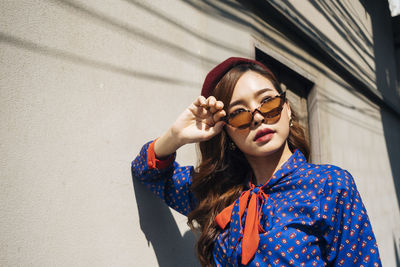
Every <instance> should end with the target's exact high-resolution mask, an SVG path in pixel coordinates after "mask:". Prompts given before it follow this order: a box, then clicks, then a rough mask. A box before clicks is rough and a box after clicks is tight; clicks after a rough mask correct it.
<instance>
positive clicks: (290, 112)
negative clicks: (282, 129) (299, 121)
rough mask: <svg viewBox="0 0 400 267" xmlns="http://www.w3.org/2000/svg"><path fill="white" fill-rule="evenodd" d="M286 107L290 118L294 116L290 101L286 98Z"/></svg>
mask: <svg viewBox="0 0 400 267" xmlns="http://www.w3.org/2000/svg"><path fill="white" fill-rule="evenodd" d="M286 108H287V114H288V119H289V120H290V119H291V118H292V110H291V109H290V104H289V101H287V100H286Z"/></svg>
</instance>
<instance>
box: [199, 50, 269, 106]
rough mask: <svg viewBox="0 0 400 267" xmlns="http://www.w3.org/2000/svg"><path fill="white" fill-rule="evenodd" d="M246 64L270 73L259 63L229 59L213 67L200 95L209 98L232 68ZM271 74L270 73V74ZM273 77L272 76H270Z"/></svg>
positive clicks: (242, 59)
mask: <svg viewBox="0 0 400 267" xmlns="http://www.w3.org/2000/svg"><path fill="white" fill-rule="evenodd" d="M246 63H247V64H248V63H253V64H257V65H259V66H260V67H262V68H263V69H265V70H266V71H267V72H269V73H271V71H270V70H269V69H268V68H267V67H266V66H265V65H263V64H262V63H261V62H258V61H256V60H253V59H248V58H241V57H230V58H228V59H227V60H225V61H223V62H222V63H220V64H218V65H217V66H216V67H214V68H213V69H212V70H211V71H210V72H209V73H208V74H207V76H206V79H205V80H204V83H203V88H202V89H201V95H202V96H204V97H205V98H207V97H209V96H210V95H211V94H212V91H213V90H214V88H215V86H217V84H218V82H219V81H220V80H221V78H222V77H223V76H224V75H225V74H226V73H227V72H228V71H229V70H230V69H232V68H233V67H235V66H237V65H241V64H246ZM271 74H272V73H271ZM272 75H273V74H272Z"/></svg>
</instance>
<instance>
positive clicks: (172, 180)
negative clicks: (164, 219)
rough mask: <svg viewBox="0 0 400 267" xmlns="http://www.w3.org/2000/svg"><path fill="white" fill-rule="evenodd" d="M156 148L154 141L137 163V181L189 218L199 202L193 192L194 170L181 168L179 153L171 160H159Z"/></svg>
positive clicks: (143, 150)
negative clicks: (177, 160)
mask: <svg viewBox="0 0 400 267" xmlns="http://www.w3.org/2000/svg"><path fill="white" fill-rule="evenodd" d="M153 147H154V141H153V142H148V143H147V144H145V145H144V146H143V147H142V149H141V151H140V153H139V155H138V156H137V157H136V158H135V159H134V160H133V162H132V167H131V170H132V176H133V178H134V179H137V180H138V181H139V182H140V183H142V184H144V185H145V186H146V187H147V188H148V189H150V190H151V191H152V192H153V193H154V194H155V195H157V196H158V197H160V198H161V199H162V200H164V202H165V203H166V204H167V205H168V206H170V207H171V208H173V209H175V210H176V211H178V212H180V213H182V214H183V215H188V214H189V213H190V212H191V211H192V210H193V209H194V208H195V206H196V200H195V198H194V196H193V194H192V192H191V191H190V185H191V179H192V175H193V166H185V167H181V166H179V164H178V163H177V162H175V157H176V153H174V154H172V155H170V156H169V157H168V158H167V159H163V160H160V159H157V158H156V156H155V154H154V150H153Z"/></svg>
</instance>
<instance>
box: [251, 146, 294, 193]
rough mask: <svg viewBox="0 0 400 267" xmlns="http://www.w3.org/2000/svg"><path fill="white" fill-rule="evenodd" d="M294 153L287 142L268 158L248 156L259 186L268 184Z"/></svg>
mask: <svg viewBox="0 0 400 267" xmlns="http://www.w3.org/2000/svg"><path fill="white" fill-rule="evenodd" d="M292 154H293V153H292V152H291V151H290V149H289V146H288V143H287V142H285V145H283V146H282V147H281V148H280V149H279V150H278V151H276V152H275V153H273V154H271V155H269V156H266V157H253V156H248V155H246V158H247V160H248V162H249V164H250V166H251V168H252V170H253V173H254V175H255V178H256V181H257V185H259V184H266V183H267V182H268V181H269V180H270V179H271V177H272V175H273V174H274V173H275V172H276V171H277V170H278V169H279V168H280V167H281V166H282V165H283V164H284V163H285V162H286V161H287V160H288V159H289V158H290V156H291V155H292Z"/></svg>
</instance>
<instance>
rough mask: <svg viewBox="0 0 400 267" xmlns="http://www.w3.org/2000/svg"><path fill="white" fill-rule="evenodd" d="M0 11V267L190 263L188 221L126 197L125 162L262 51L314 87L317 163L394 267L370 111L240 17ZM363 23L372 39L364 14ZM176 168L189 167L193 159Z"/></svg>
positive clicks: (180, 5)
mask: <svg viewBox="0 0 400 267" xmlns="http://www.w3.org/2000/svg"><path fill="white" fill-rule="evenodd" d="M0 5H1V8H0V109H1V112H0V120H1V125H2V126H1V128H0V138H1V139H0V140H1V143H0V155H1V157H0V158H1V159H0V164H1V172H0V173H1V177H0V188H1V193H0V212H1V214H0V218H1V219H0V265H2V266H54V265H55V266H156V265H160V266H178V265H181V266H191V265H195V264H196V260H195V259H194V254H193V249H192V246H193V244H194V237H193V235H192V234H191V233H190V232H189V230H188V227H187V226H186V218H185V217H183V216H181V215H179V214H177V213H176V212H174V211H171V210H169V209H167V208H166V207H165V206H164V205H163V204H161V203H160V202H159V201H158V200H156V199H155V198H154V197H152V196H151V195H149V194H148V192H147V191H145V189H144V188H143V187H141V186H140V185H137V184H136V183H135V184H134V185H133V182H132V179H131V175H130V162H131V160H132V159H133V157H134V156H135V155H136V154H137V153H138V152H139V149H140V148H141V146H142V145H143V144H144V143H145V142H146V141H148V140H151V139H153V138H155V137H157V136H159V135H160V134H161V133H162V132H163V131H164V130H166V129H167V127H168V126H169V125H170V124H171V123H172V122H173V121H174V119H175V118H176V117H177V115H178V114H179V113H180V112H181V111H182V110H183V109H184V108H185V107H186V106H187V105H189V104H190V102H191V101H192V100H193V99H194V98H195V97H196V96H197V95H198V94H199V92H200V88H201V84H202V81H203V79H204V76H205V75H206V73H207V71H208V70H209V69H210V68H211V67H212V66H214V65H215V64H217V63H218V62H219V61H221V60H223V59H225V58H227V57H229V56H248V57H252V56H253V55H254V45H255V44H256V43H261V44H262V45H261V46H262V47H263V48H264V50H265V52H268V51H269V52H271V53H272V52H273V53H275V54H276V55H281V56H282V57H283V58H284V59H285V60H287V62H290V63H292V64H293V65H295V66H297V67H298V68H300V69H302V70H304V72H305V73H308V74H309V75H311V76H312V77H313V79H314V80H313V81H314V82H315V84H316V86H315V88H314V90H315V95H316V99H317V102H316V103H314V104H313V106H312V110H313V115H312V118H313V120H314V121H315V122H316V123H315V125H316V127H317V128H316V129H314V133H316V134H314V136H312V138H318V139H319V142H320V146H319V147H318V151H319V155H318V160H317V161H320V162H323V163H332V164H337V165H339V166H341V167H343V168H346V169H348V170H349V171H350V172H351V173H352V174H353V176H354V177H355V179H356V182H357V185H358V188H359V191H360V193H361V196H362V198H363V200H364V203H365V205H366V208H367V210H368V212H369V215H370V219H371V221H372V225H373V229H374V231H375V234H376V237H377V240H378V244H379V246H380V253H381V257H382V261H383V263H384V265H385V266H393V264H394V262H395V251H394V245H393V244H394V242H398V240H399V238H400V234H399V232H400V229H399V225H400V223H399V222H400V216H399V207H398V201H397V198H396V192H395V189H394V185H393V176H392V173H391V166H390V163H389V159H388V151H387V146H386V145H387V144H386V143H385V142H386V139H385V136H384V127H383V125H382V122H381V114H382V113H381V110H380V108H379V107H378V106H376V105H375V104H373V103H371V102H370V101H368V100H365V99H364V98H363V97H360V95H358V94H357V93H355V92H353V91H349V89H348V88H349V85H348V84H347V83H346V82H345V81H343V79H341V78H340V77H338V76H337V75H336V74H335V73H333V72H332V71H331V70H330V69H329V68H328V67H326V66H325V65H324V64H323V63H321V61H320V60H318V59H317V58H314V57H313V56H311V55H309V54H308V53H307V52H305V51H304V50H303V48H301V47H300V46H298V45H297V44H296V43H293V42H291V41H290V40H289V39H287V38H286V37H285V36H283V35H282V34H280V33H279V31H277V30H276V29H274V28H272V27H270V26H269V25H267V24H266V23H265V22H263V21H261V20H259V19H258V18H257V17H254V16H252V14H251V13H249V12H248V11H246V10H241V7H240V5H238V4H235V5H233V4H232V5H225V4H221V3H219V2H215V3H214V2H211V4H210V3H209V4H207V2H200V1H172V0H171V1H161V0H159V1H151V2H150V1H134V0H125V1H122V0H121V1H70V0H58V1H46V0H42V1H39V0H37V1H22V0H18V1H1V2H0ZM236 5H238V6H236ZM356 7H357V10H359V9H360V8H362V7H361V6H359V5H356ZM298 8H299V10H300V11H301V10H302V9H303V8H305V6H301V5H300V6H298ZM302 12H303V11H302ZM313 12H314V13H313V14H314V15H315V16H316V17H317V16H318V12H315V10H314V11H313ZM360 14H363V16H365V12H363V11H360ZM322 19H323V18H321V20H322ZM317 21H318V20H317ZM313 22H314V21H313ZM315 23H316V21H315ZM363 23H365V25H364V26H365V27H366V28H367V29H370V28H371V27H370V26H369V25H368V23H369V18H368V16H367V17H365V18H364V20H363ZM324 25H325V24H324V23H321V24H320V25H319V27H322V29H321V30H322V31H324V29H325V27H326V31H325V32H326V33H327V34H328V35H330V31H332V29H331V27H330V26H324ZM331 36H332V40H335V34H334V33H332V35H331ZM270 39H273V40H275V42H270V41H269V40H270ZM343 47H344V48H345V46H343ZM344 50H345V51H346V53H347V55H348V56H350V57H353V56H354V58H356V62H358V61H359V55H355V54H354V51H351V49H350V50H347V48H346V49H344ZM288 51H291V53H288ZM360 64H361V63H360ZM368 74H371V73H368ZM371 75H372V74H371ZM338 99H340V100H341V101H340V103H339V102H337V100H338ZM343 103H344V104H343ZM389 117H390V114H389ZM394 122H397V120H396V118H395V119H394ZM395 127H397V128H393V129H392V134H393V135H394V136H395V137H397V136H399V133H400V129H399V127H398V125H397V126H395ZM366 144H368V146H366ZM178 161H179V162H180V163H181V164H195V162H196V159H195V150H194V147H193V146H188V147H184V148H182V149H181V151H179V153H178Z"/></svg>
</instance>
